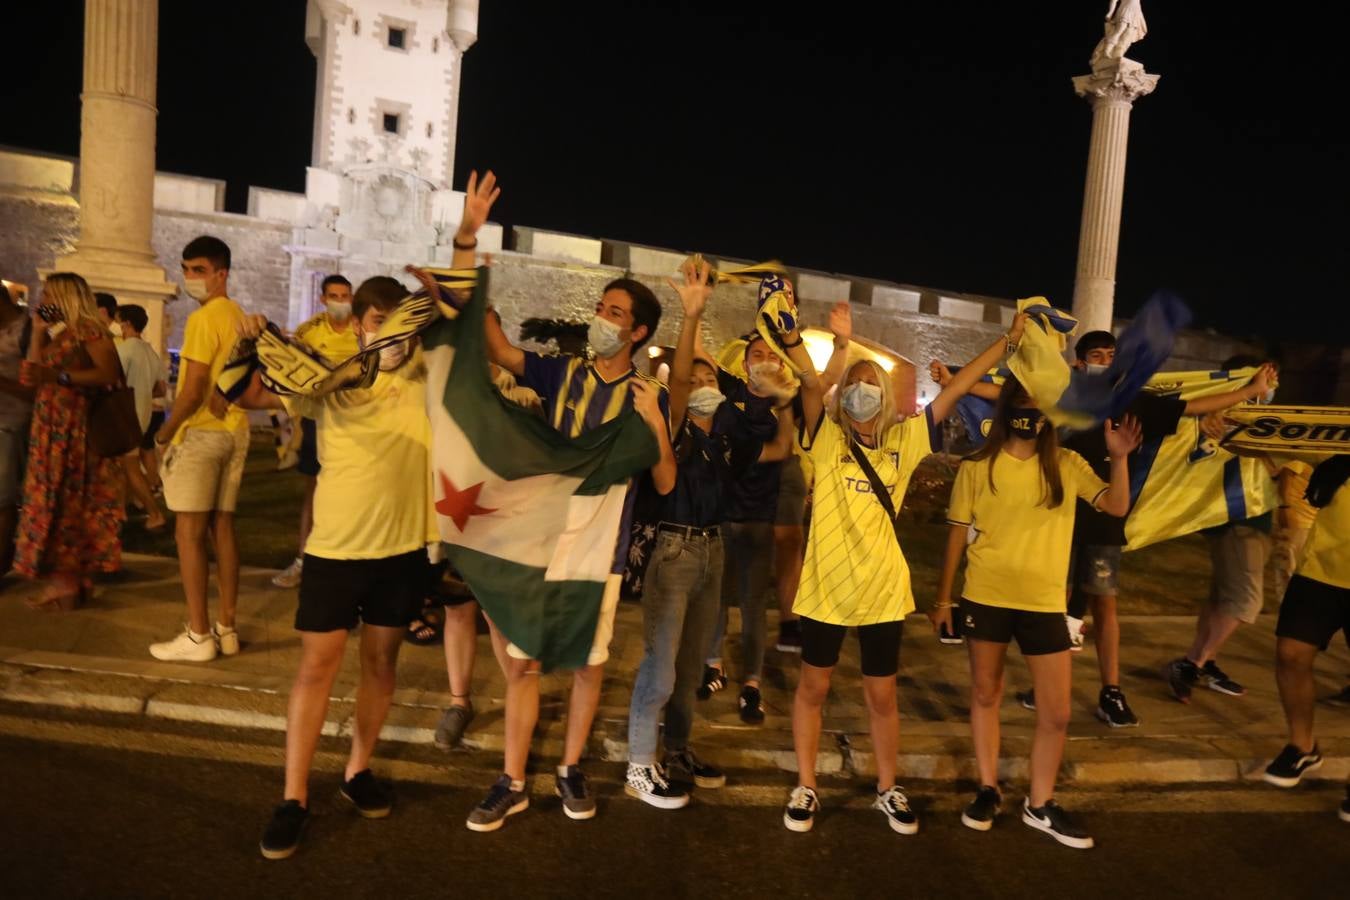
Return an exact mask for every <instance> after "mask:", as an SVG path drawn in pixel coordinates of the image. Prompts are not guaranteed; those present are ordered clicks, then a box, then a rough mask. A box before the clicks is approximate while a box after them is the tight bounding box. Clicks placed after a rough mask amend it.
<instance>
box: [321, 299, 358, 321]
mask: <svg viewBox="0 0 1350 900" xmlns="http://www.w3.org/2000/svg"><path fill="white" fill-rule="evenodd" d="M324 305H325V306H327V307H328V314H329V315H330V316H332V317H333V321H334V322H345V321H347V320H348V319H350V318H351V317H352V305H351V303H350V302H348V301H339V300H329V301H328V302H327V303H326V304H324Z"/></svg>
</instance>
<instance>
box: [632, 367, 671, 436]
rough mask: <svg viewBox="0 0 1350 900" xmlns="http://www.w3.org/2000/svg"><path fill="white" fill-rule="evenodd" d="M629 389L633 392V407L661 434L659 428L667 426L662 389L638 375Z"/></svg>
mask: <svg viewBox="0 0 1350 900" xmlns="http://www.w3.org/2000/svg"><path fill="white" fill-rule="evenodd" d="M628 389H629V390H630V391H632V393H633V409H634V410H635V411H636V412H637V414H638V415H639V416H641V417H642V421H644V422H646V423H647V427H648V428H650V429H652V431H653V432H655V433H656V434H658V435H659V434H661V431H660V430H659V429H664V428H665V427H666V417H665V415H664V414H663V413H662V412H661V389H660V388H657V387H654V386H653V385H651V384H649V383H647V382H646V381H644V380H643V379H641V378H637V377H634V378H633V379H632V381H631V382H630V383H629V386H628Z"/></svg>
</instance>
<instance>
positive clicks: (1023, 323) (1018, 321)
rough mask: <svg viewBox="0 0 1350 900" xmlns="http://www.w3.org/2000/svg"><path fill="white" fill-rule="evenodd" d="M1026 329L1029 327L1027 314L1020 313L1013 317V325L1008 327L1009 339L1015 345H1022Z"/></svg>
mask: <svg viewBox="0 0 1350 900" xmlns="http://www.w3.org/2000/svg"><path fill="white" fill-rule="evenodd" d="M1026 327H1027V314H1026V313H1024V312H1020V313H1018V314H1017V315H1015V316H1013V320H1012V325H1010V326H1008V337H1009V338H1010V339H1012V342H1013V343H1014V344H1018V343H1021V341H1022V332H1023V331H1025V330H1026Z"/></svg>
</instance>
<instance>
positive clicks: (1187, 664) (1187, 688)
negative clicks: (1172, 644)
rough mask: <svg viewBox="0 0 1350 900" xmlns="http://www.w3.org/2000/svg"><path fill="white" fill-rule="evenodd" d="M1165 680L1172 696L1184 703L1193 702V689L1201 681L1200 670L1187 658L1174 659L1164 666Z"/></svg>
mask: <svg viewBox="0 0 1350 900" xmlns="http://www.w3.org/2000/svg"><path fill="white" fill-rule="evenodd" d="M1163 678H1164V679H1165V680H1166V681H1167V687H1168V689H1169V690H1171V691H1172V696H1173V697H1176V698H1177V699H1178V700H1180V701H1181V702H1182V703H1190V702H1191V688H1192V687H1194V686H1195V683H1196V682H1197V681H1199V680H1200V669H1199V667H1197V666H1196V664H1195V663H1193V662H1191V661H1190V660H1189V659H1187V658H1186V657H1184V656H1183V657H1181V658H1180V659H1174V660H1172V661H1171V662H1170V663H1168V664H1167V665H1166V666H1163Z"/></svg>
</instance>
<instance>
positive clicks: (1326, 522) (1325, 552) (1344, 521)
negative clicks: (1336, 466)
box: [1297, 481, 1350, 589]
mask: <svg viewBox="0 0 1350 900" xmlns="http://www.w3.org/2000/svg"><path fill="white" fill-rule="evenodd" d="M1313 508H1314V509H1317V508H1316V507H1313ZM1297 571H1298V574H1300V575H1302V576H1303V577H1304V578H1311V579H1312V580H1313V581H1320V582H1322V583H1323V584H1329V585H1332V586H1334V587H1338V588H1347V589H1350V481H1347V482H1346V483H1345V484H1342V485H1341V486H1340V488H1339V489H1338V490H1337V491H1336V493H1335V495H1334V496H1333V497H1332V498H1331V502H1330V503H1328V504H1327V505H1326V506H1324V507H1322V508H1321V509H1317V516H1316V518H1314V519H1313V523H1312V530H1311V531H1309V532H1308V540H1307V541H1306V542H1305V543H1304V545H1303V558H1302V559H1301V560H1300V561H1299V564H1298V570H1297Z"/></svg>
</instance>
